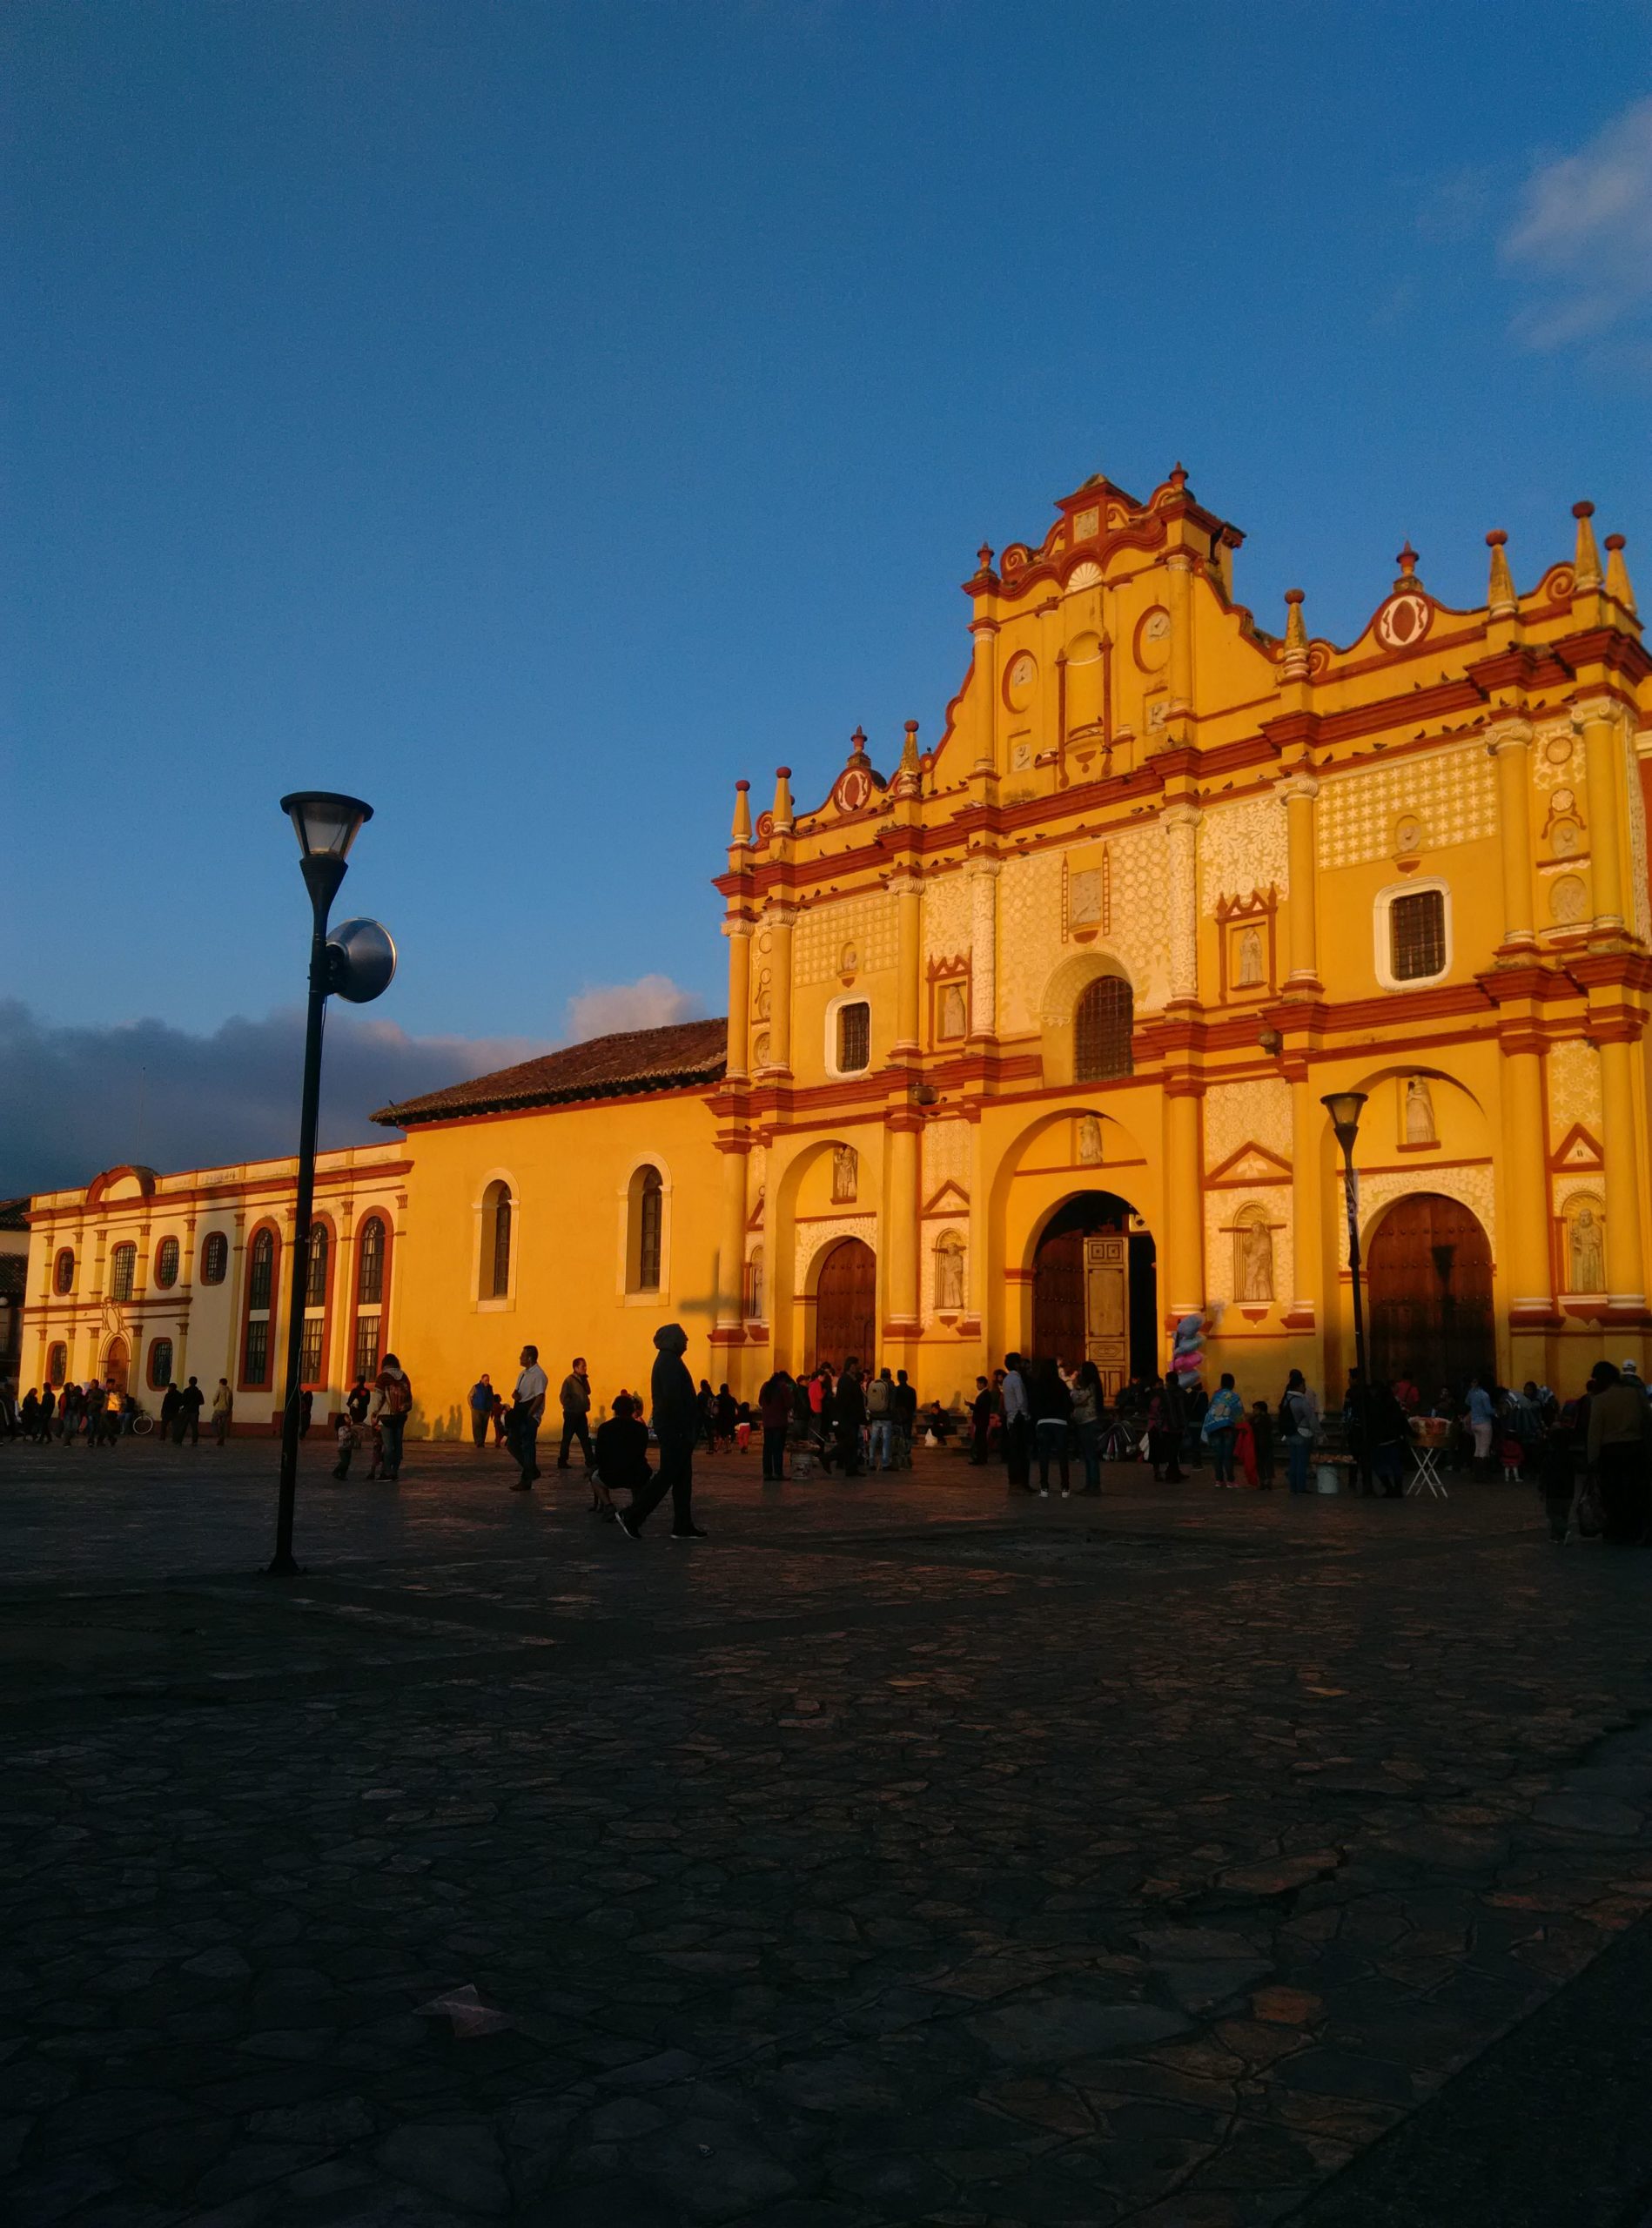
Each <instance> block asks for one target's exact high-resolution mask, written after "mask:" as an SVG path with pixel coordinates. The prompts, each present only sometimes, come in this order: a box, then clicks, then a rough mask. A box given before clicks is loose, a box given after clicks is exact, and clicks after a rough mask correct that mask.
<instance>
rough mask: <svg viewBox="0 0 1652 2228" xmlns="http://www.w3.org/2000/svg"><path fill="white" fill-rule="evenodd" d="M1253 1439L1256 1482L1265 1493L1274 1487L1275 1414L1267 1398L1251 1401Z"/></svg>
mask: <svg viewBox="0 0 1652 2228" xmlns="http://www.w3.org/2000/svg"><path fill="white" fill-rule="evenodd" d="M1251 1439H1252V1445H1253V1446H1254V1447H1255V1449H1256V1482H1257V1485H1258V1486H1259V1488H1260V1490H1261V1491H1262V1492H1263V1493H1271V1492H1272V1491H1273V1412H1272V1411H1271V1410H1270V1408H1269V1406H1268V1405H1267V1402H1266V1400H1253V1401H1252V1403H1251Z"/></svg>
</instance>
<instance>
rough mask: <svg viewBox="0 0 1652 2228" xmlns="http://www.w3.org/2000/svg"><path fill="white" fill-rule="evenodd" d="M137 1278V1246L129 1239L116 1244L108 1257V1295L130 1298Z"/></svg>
mask: <svg viewBox="0 0 1652 2228" xmlns="http://www.w3.org/2000/svg"><path fill="white" fill-rule="evenodd" d="M137 1279H138V1248H137V1247H136V1246H135V1245H132V1244H131V1242H130V1240H129V1241H128V1242H126V1243H125V1244H124V1245H118V1246H116V1248H115V1250H114V1252H112V1253H111V1255H110V1257H109V1297H110V1298H111V1299H131V1296H132V1286H133V1285H134V1284H135V1283H136V1282H137Z"/></svg>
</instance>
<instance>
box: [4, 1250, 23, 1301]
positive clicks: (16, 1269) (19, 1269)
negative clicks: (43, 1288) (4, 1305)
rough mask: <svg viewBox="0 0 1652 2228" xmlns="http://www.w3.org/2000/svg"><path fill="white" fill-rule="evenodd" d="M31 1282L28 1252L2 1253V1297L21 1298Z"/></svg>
mask: <svg viewBox="0 0 1652 2228" xmlns="http://www.w3.org/2000/svg"><path fill="white" fill-rule="evenodd" d="M28 1282H29V1256H28V1255H27V1254H26V1253H0V1299H22V1298H23V1295H24V1290H25V1288H26V1287H27V1285H28Z"/></svg>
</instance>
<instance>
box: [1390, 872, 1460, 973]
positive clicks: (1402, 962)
mask: <svg viewBox="0 0 1652 2228" xmlns="http://www.w3.org/2000/svg"><path fill="white" fill-rule="evenodd" d="M1388 968H1389V971H1390V973H1391V974H1392V975H1393V979H1394V981H1395V982H1396V983H1420V982H1426V981H1427V980H1428V979H1429V977H1431V976H1435V975H1442V974H1443V973H1444V972H1445V968H1446V893H1445V891H1444V890H1443V889H1409V890H1407V892H1406V893H1405V895H1404V896H1401V897H1396V898H1394V899H1393V900H1392V902H1391V903H1390V904H1389V907H1388Z"/></svg>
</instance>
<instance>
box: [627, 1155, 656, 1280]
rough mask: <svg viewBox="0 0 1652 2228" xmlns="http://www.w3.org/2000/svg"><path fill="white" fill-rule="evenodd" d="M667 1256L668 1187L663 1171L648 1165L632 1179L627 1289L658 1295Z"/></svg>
mask: <svg viewBox="0 0 1652 2228" xmlns="http://www.w3.org/2000/svg"><path fill="white" fill-rule="evenodd" d="M664 1253H665V1185H664V1184H663V1182H662V1181H661V1176H660V1171H659V1170H658V1169H657V1168H655V1167H654V1166H653V1165H652V1164H649V1163H646V1162H645V1164H643V1166H642V1167H641V1168H639V1169H638V1170H637V1171H635V1174H634V1175H633V1176H632V1178H631V1191H630V1212H629V1213H628V1216H627V1218H626V1242H625V1262H626V1277H625V1288H626V1290H627V1291H628V1292H658V1291H659V1289H660V1274H661V1262H662V1260H663V1258H664Z"/></svg>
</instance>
